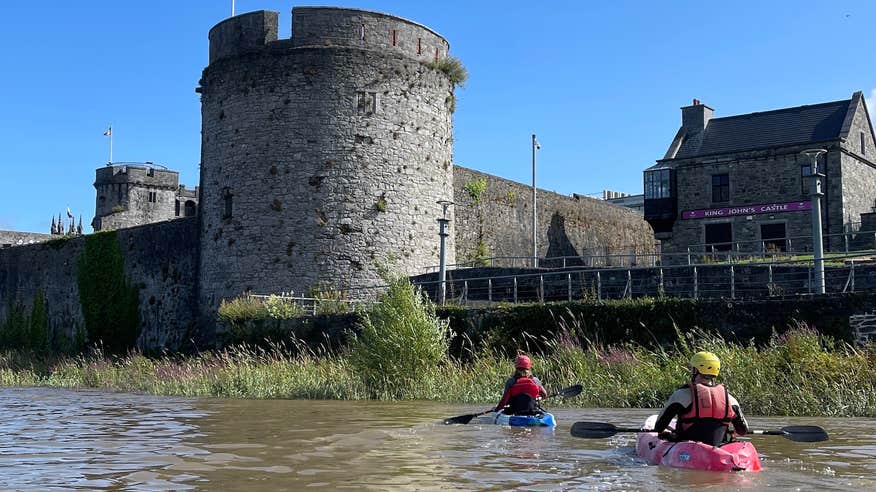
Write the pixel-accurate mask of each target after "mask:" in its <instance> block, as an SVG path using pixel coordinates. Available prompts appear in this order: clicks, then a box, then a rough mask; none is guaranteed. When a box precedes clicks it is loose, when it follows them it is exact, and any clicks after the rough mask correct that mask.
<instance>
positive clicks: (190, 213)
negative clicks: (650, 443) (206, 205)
mask: <svg viewBox="0 0 876 492" xmlns="http://www.w3.org/2000/svg"><path fill="white" fill-rule="evenodd" d="M195 212H196V208H195V202H194V201H192V200H186V208H185V216H186V217H194V215H195Z"/></svg>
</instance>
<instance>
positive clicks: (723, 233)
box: [705, 222, 733, 253]
mask: <svg viewBox="0 0 876 492" xmlns="http://www.w3.org/2000/svg"><path fill="white" fill-rule="evenodd" d="M705 228H706V230H705V232H706V252H709V253H711V252H713V251H730V250H731V249H733V224H731V223H730V222H721V223H719V224H706V226H705Z"/></svg>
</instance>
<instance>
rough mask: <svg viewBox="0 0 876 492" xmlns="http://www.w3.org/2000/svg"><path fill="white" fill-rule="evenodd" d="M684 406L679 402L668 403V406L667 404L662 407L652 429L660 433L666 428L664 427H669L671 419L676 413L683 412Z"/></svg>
mask: <svg viewBox="0 0 876 492" xmlns="http://www.w3.org/2000/svg"><path fill="white" fill-rule="evenodd" d="M685 408H686V407H685V406H684V405H682V404H681V403H678V402H674V403H670V404H669V406H667V407H666V408H664V409H663V411H662V412H660V416H659V417H657V423H656V424H654V431H656V432H657V433H660V432H663V431H664V430H666V428H667V427H669V423H670V422H672V419H674V418H675V417H676V416H678V415H681V414H683V413H684V411H685Z"/></svg>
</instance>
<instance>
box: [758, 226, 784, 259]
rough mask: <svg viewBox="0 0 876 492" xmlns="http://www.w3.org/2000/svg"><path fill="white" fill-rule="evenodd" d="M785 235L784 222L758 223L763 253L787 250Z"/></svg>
mask: <svg viewBox="0 0 876 492" xmlns="http://www.w3.org/2000/svg"><path fill="white" fill-rule="evenodd" d="M785 236H786V234H785V223H784V222H782V223H778V224H761V225H760V240H761V241H762V242H763V251H764V252H765V253H778V252H780V251H787V249H788V248H787V241H786V240H785Z"/></svg>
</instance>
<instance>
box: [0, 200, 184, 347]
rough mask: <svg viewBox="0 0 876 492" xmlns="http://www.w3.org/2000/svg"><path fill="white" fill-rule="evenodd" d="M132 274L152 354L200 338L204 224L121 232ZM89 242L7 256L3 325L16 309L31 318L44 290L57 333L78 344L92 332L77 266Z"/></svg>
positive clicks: (2, 268)
mask: <svg viewBox="0 0 876 492" xmlns="http://www.w3.org/2000/svg"><path fill="white" fill-rule="evenodd" d="M116 234H117V237H118V241H119V246H120V248H121V251H122V254H123V256H124V258H125V265H124V269H125V273H126V275H127V277H128V278H129V280H130V281H131V282H132V283H133V284H134V285H138V286H139V287H140V293H139V300H140V323H141V335H140V338H139V340H138V346H139V347H141V348H144V349H158V348H162V347H168V348H171V349H173V348H177V347H179V346H180V344H181V343H183V342H184V341H186V340H187V339H188V338H190V337H194V336H195V331H194V326H195V325H194V320H195V313H196V304H195V303H196V301H197V298H196V296H195V284H196V282H195V278H196V276H195V272H196V266H197V262H196V257H197V240H198V237H197V219H196V218H195V217H192V218H188V219H181V220H175V221H172V222H162V223H157V224H149V225H144V226H140V227H134V228H129V229H123V230H120V231H118V232H116ZM85 241H86V236H78V237H74V238H63V239H55V240H53V241H49V242H46V243H42V244H33V245H28V246H19V247H13V248H6V249H0V324H2V323H3V322H4V321H5V320H6V319H7V317H8V316H9V313H8V310H9V305H10V303H13V304H19V305H22V306H24V308H25V309H26V310H27V312H30V309H31V307H32V304H33V299H34V296H35V295H36V291H37V290H41V291H42V292H43V294H44V296H45V298H46V299H47V308H48V318H49V328H50V332H51V333H62V332H63V333H65V334H66V335H67V336H68V337H73V336H74V333H75V330H76V329H77V327H80V328H81V327H82V326H83V325H84V322H83V318H82V307H81V306H80V304H79V287H78V281H77V278H78V277H77V265H78V263H77V262H78V258H79V255H80V254H81V253H82V251H83V249H84V247H85Z"/></svg>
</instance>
